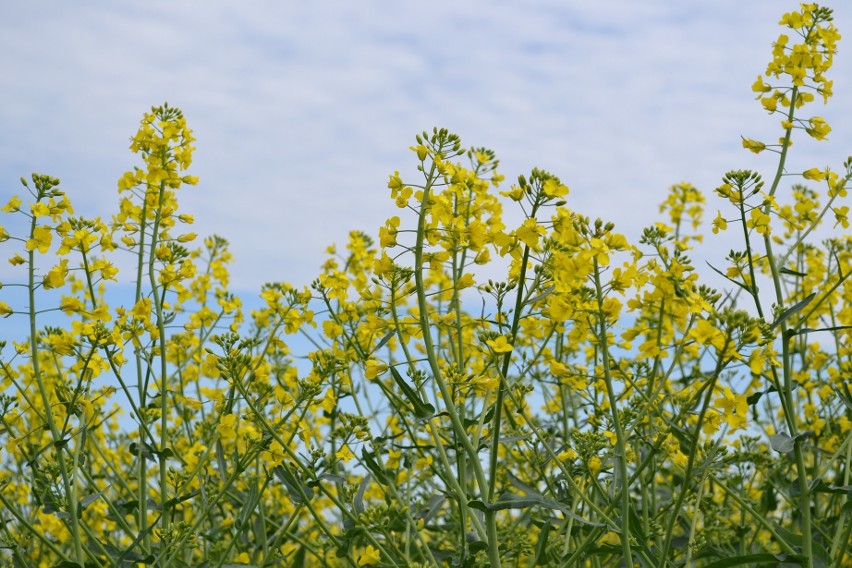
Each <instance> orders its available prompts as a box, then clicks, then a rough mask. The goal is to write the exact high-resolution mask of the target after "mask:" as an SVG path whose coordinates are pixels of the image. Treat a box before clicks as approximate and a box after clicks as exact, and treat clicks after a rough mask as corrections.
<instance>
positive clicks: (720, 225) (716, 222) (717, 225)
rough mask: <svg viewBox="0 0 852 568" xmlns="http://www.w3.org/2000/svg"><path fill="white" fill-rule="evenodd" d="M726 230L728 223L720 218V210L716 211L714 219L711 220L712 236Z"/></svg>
mask: <svg viewBox="0 0 852 568" xmlns="http://www.w3.org/2000/svg"><path fill="white" fill-rule="evenodd" d="M727 228H728V221H726V220H725V218H724V217H722V212H721V211H720V210H718V209H717V210H716V218H715V219H713V234H714V235H715V234H717V233H718V232H719V231H724V230H725V229H727Z"/></svg>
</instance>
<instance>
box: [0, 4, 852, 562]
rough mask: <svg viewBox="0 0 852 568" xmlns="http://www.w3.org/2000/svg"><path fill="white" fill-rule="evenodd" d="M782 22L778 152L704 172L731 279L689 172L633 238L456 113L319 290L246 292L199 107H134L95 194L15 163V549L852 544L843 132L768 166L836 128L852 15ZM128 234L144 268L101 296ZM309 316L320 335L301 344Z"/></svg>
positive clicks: (571, 549) (6, 544)
mask: <svg viewBox="0 0 852 568" xmlns="http://www.w3.org/2000/svg"><path fill="white" fill-rule="evenodd" d="M780 23H781V25H782V26H784V27H785V34H782V35H781V36H780V37H779V38H778V40H777V41H776V42H775V44H774V47H773V51H772V61H771V62H770V63H769V65H768V66H767V68H766V71H765V73H764V74H763V75H761V76H760V77H758V79H757V81H756V82H755V83H754V85H752V89H753V91H754V92H756V93H757V99H758V101H759V102H760V105H761V108H762V109H764V110H765V111H768V112H769V113H770V114H771V115H774V114H780V116H781V128H782V132H781V137H780V139H779V140H778V143H777V144H775V143H767V142H761V141H756V140H751V139H748V138H744V139H743V142H742V144H743V146H744V147H745V148H746V149H748V150H751V151H753V152H758V153H761V152H773V153H776V154H777V159H778V163H777V166H776V168H775V172H774V173H773V174H772V175H771V176H766V178H765V179H766V180H767V181H764V176H762V175H760V174H759V173H757V172H753V171H741V170H734V171H731V172H728V173H726V174H724V175H723V176H722V179H721V183H720V185H719V187H718V188H716V189H715V192H714V193H715V195H716V197H718V198H720V202H719V203H717V205H716V206H715V208H716V217H715V218H714V220H713V221H712V234H716V233H718V232H720V231H726V230H730V231H734V230H736V231H737V232H738V233H741V234H742V248H741V249H739V250H732V251H731V252H730V253H729V254H728V255H727V257H726V258H725V259H724V262H727V266H725V265H722V266H721V267H720V268H715V267H714V268H713V270H715V271H716V272H717V273H718V275H719V276H721V277H722V278H724V279H726V281H727V282H728V283H729V284H730V286H729V287H728V289H726V290H724V291H717V290H714V289H712V288H710V287H708V286H707V285H706V284H703V283H702V278H701V276H700V274H699V271H698V270H697V268H696V267H695V266H694V265H693V263H692V261H691V259H690V257H689V251H690V250H691V249H692V247H693V245H694V244H696V243H700V242H702V240H703V239H704V237H705V234H704V233H703V229H702V218H703V213H704V209H705V205H706V198H705V197H704V195H703V194H702V193H701V192H700V191H699V190H698V189H697V188H695V187H693V186H692V185H690V184H689V183H687V182H681V183H678V184H676V185H673V186H672V187H671V189H670V193H669V195H668V197H667V198H666V200H665V201H664V202H663V203H662V204H661V206H660V213H661V214H663V215H664V219H663V220H662V221H660V222H657V223H654V224H653V225H651V226H649V227H648V228H647V229H646V230H645V231H644V232H643V234H642V237H641V238H640V239H639V241H638V242H637V243H631V242H629V240H628V239H627V238H626V237H625V236H624V235H622V234H620V233H618V232H617V231H616V227H615V226H614V225H613V224H612V223H610V222H607V221H605V220H601V219H594V220H593V219H589V218H588V217H585V216H583V215H582V214H581V213H579V212H577V211H574V210H572V209H571V208H570V207H569V203H570V201H569V196H570V191H569V188H568V186H567V185H566V184H565V183H563V182H562V180H560V178H559V177H557V176H555V175H553V174H552V173H549V172H546V171H543V170H539V169H534V170H533V171H532V172H531V173H530V174H529V175H528V176H519V177H518V178H517V182H516V183H514V184H511V185H510V186H509V187H505V186H504V185H503V184H504V182H505V178H504V176H503V175H502V174H500V173H498V167H499V162H498V160H497V158H496V155H495V154H494V152H492V151H490V150H488V149H486V148H481V147H479V148H471V149H465V148H463V146H462V143H461V141H460V139H459V138H458V136H456V135H454V134H452V133H450V132H449V131H447V130H445V129H437V128H436V129H434V130H432V131H431V132H423V133H422V134H421V135H418V136H417V137H416V143H415V145H413V146H412V147H411V150H412V151H413V153H414V155H415V158H416V160H415V163H416V164H417V172H418V173H417V174H416V175H415V176H413V177H412V178H411V179H409V178H408V177H405V178H403V176H401V175H400V174H399V172H394V174H392V175H391V176H390V177H389V181H388V188H389V190H390V197H391V199H393V200H394V202H395V204H396V205H397V207H398V208H399V209H400V212H399V214H398V215H394V216H392V217H391V218H389V219H388V220H387V221H386V222H385V223H384V224H383V226H382V227H380V228H379V229H378V237H377V238H376V239H374V238H373V237H372V236H370V235H368V234H365V233H362V232H352V233H351V234H350V239H349V242H348V243H347V244H346V245H345V247H343V248H342V249H340V252H338V248H337V247H334V246H333V247H330V248H329V250H328V258H327V259H326V260H325V261H324V262H323V263H322V267H321V271H320V274H319V275H318V277H317V279H316V280H315V281H314V282H313V283H312V284H311V286H309V287H306V288H304V289H297V288H295V287H294V286H292V285H291V284H289V283H287V282H271V283H268V284H265V285H264V286H263V287H262V289H261V291H260V299H261V300H262V303H261V306H262V307H260V308H259V309H257V310H255V311H252V312H251V313H249V314H245V313H244V312H243V306H242V302H241V300H240V298H238V297H236V296H235V295H234V294H232V293H231V292H230V291H229V289H228V285H229V275H228V264H229V263H230V261H231V260H232V257H231V254H230V252H229V250H228V243H227V241H226V240H225V239H223V238H221V237H218V236H211V237H209V238H207V239H204V240H203V242H202V244H201V245H200V246H197V248H192V247H193V246H195V245H193V243H194V242H195V241H196V240H197V236H196V235H195V234H194V233H192V232H191V231H189V230H184V226H186V227H188V226H190V225H192V223H193V216H192V215H191V214H188V213H184V212H181V211H180V209H179V199H178V196H179V192H180V191H181V190H183V189H184V186H192V185H195V184H196V183H197V182H198V180H197V178H196V177H194V176H192V175H190V174H188V173H187V172H188V169H189V168H190V166H191V164H192V154H193V151H194V147H193V146H192V144H193V142H194V138H193V136H192V132H191V131H190V130H189V128H188V126H187V122H186V120H185V118H184V116H183V114H182V113H181V112H180V111H179V110H178V109H176V108H174V107H170V106H168V105H163V106H161V107H155V108H153V109H151V112H149V113H146V114H145V115H144V117H143V119H142V120H141V122H140V126H139V129H138V132H137V134H136V135H135V136H134V137H133V139H132V143H131V146H130V148H131V150H132V151H133V152H134V153H136V154H138V155H139V156H140V158H141V162H142V163H141V164H140V165H139V166H136V167H134V168H133V169H132V170H131V171H128V172H127V173H125V174H124V175H123V176H122V177H121V178H120V180H119V182H118V188H119V195H120V199H119V207H118V211H117V213H116V214H115V215H114V216H113V217H112V219H110V220H108V221H105V220H102V219H99V218H95V219H87V218H83V217H75V216H74V209H73V207H72V205H71V202H70V199H69V196H67V195H66V194H65V192H64V191H63V190H62V189H61V186H60V183H59V180H56V179H55V178H52V177H50V176H45V175H39V174H34V175H33V176H32V182H31V183H30V182H29V181H27V180H22V181H23V185H24V187H25V189H26V193H27V194H29V198H28V201H27V202H26V203H25V201H24V199H23V198H21V197H18V196H15V197H13V198H12V199H10V200H9V202H8V203H7V204H6V205H5V206H4V207H3V208H2V211H3V212H4V213H6V214H10V215H20V216H23V218H24V219H25V220H26V221H27V227H28V228H27V230H26V231H25V232H24V234H22V235H12V234H10V233H9V232H8V231H7V230H5V229H2V228H0V241H2V242H5V243H6V245H4V246H7V247H9V248H11V253H10V256H9V261H10V263H11V264H12V265H13V266H16V267H18V269H19V270H21V273H22V277H21V280H20V281H19V282H14V283H4V284H5V285H6V286H12V285H17V286H20V287H21V288H22V289H24V290H26V303H25V305H23V306H17V305H13V304H10V303H9V302H6V301H0V315H3V316H4V317H20V318H21V319H22V320H26V321H27V324H28V325H27V330H28V331H27V333H28V335H27V337H26V339H25V340H22V341H20V342H15V341H13V342H11V345H10V344H9V342H6V341H4V342H0V347H2V352H0V357H2V358H0V384H2V387H3V392H4V394H3V395H0V447H1V448H2V454H0V456H2V457H0V488H2V492H0V503H2V523H0V540H1V541H2V548H0V558H2V560H3V562H6V563H11V565H15V566H63V567H71V566H77V567H83V566H86V567H88V566H124V565H151V566H164V567H165V566H198V565H204V566H236V565H251V566H276V565H286V566H442V565H453V566H470V567H473V566H521V565H524V566H621V565H629V566H634V565H640V566H676V565H677V566H680V565H688V566H692V565H697V566H734V565H757V564H779V563H785V564H786V565H790V564H797V565H802V566H808V567H814V566H834V567H838V568H839V567H840V566H846V565H849V563H850V561H852V560H850V554H849V552H848V551H847V548H848V543H849V538H850V532H852V528H850V527H852V523H850V508H849V497H850V495H849V494H850V485H852V484H850V465H852V393H850V390H849V385H848V378H849V375H850V372H852V351H850V345H852V338H850V335H852V333H850V332H852V309H850V306H852V284H850V281H849V278H848V276H849V274H850V271H852V241H850V239H849V237H848V236H844V235H841V234H838V235H836V236H835V237H833V238H831V239H829V240H826V241H823V242H822V243H813V242H812V238H811V236H812V233H813V231H814V229H815V228H817V227H818V226H820V225H821V224H822V223H823V222H824V221H825V220H826V216H827V215H828V216H829V217H828V220H829V221H830V222H833V223H834V228H835V229H837V227H838V226H839V227H842V228H844V229H845V228H848V219H847V215H848V206H847V205H843V204H842V203H843V201H842V200H843V199H844V198H846V197H847V183H848V182H849V180H850V179H852V159H850V160H848V161H847V162H846V163H845V164H843V169H842V170H838V171H835V170H833V169H831V168H828V167H826V168H816V167H814V168H810V169H807V170H805V171H804V172H802V173H801V174H797V175H801V178H802V179H801V180H799V181H800V183H794V184H793V185H792V187H790V188H789V191H787V193H786V194H785V189H784V186H782V184H781V180H782V177H783V176H784V175H789V172H787V171H786V168H785V163H786V159H787V155H788V152H789V150H790V147H791V144H792V137H793V133H794V131H796V133H797V135H798V134H799V131H803V132H804V134H805V135H807V136H811V137H813V138H815V139H817V140H823V139H825V138H826V136H827V135H828V133H829V132H830V130H831V129H830V127H829V125H828V124H826V122H825V120H824V119H823V118H821V117H819V116H812V117H809V118H803V117H800V116H799V112H800V109H802V108H804V107H805V106H806V105H809V104H811V103H813V102H814V101H815V99H816V98H817V95H818V96H819V97H820V98H822V100H823V102H827V101H828V99H829V98H830V97H831V96H832V94H833V93H832V82H831V81H830V80H829V79H828V78H827V76H826V73H827V72H828V71H829V68H830V66H831V63H832V60H833V56H834V54H835V51H836V43H837V41H838V40H839V37H840V36H839V34H838V32H837V30H836V29H835V28H834V26H833V25H832V24H831V11H830V10H829V9H827V8H822V7H818V6H817V5H815V4H802V5H801V6H800V9H799V10H798V11H795V12H791V13H788V14H785V15H784V16H783V17H782V20H781V22H780ZM788 34H790V35H793V36H796V37H798V38H799V39H796V40H795V42H794V41H791V39H790V37H789V36H788ZM799 40H801V41H799ZM796 42H798V43H796ZM810 182H815V183H816V184H818V186H817V187H816V188H814V187H812V186H811V185H809V183H810ZM504 207H519V208H520V209H521V211H522V213H523V220H522V221H521V222H520V224H518V225H517V226H515V227H508V226H506V224H505V223H504V221H503V208H504ZM831 216H833V219H831ZM708 238H709V237H708ZM120 255H129V256H130V258H131V259H132V260H133V262H132V263H131V266H133V267H134V274H133V275H132V281H133V283H134V287H133V294H132V297H130V298H128V299H127V300H126V301H125V302H124V303H121V304H116V305H109V304H108V302H107V298H108V297H110V298H111V297H112V296H109V295H108V294H107V291H108V290H110V289H111V288H110V287H111V286H113V285H114V284H115V282H116V279H117V275H118V268H117V266H119V265H121V263H119V262H118V258H119V256H120ZM500 261H503V262H504V263H505V267H506V271H505V278H504V279H502V280H494V279H493V278H492V279H491V280H487V281H486V280H485V279H484V278H483V277H482V276H481V275H482V274H483V271H482V268H481V267H483V266H486V267H488V266H489V265H492V264H493V263H497V262H500ZM761 289H765V290H771V293H772V297H771V300H770V303H769V304H768V303H767V297H766V296H765V294H764V295H761V293H760V290H761ZM48 311H57V312H61V313H63V314H64V315H65V316H66V317H67V318H68V323H67V325H55V324H54V323H52V320H51V323H45V313H47V312H48ZM295 334H302V335H304V336H307V337H308V338H309V339H310V342H311V345H312V346H313V348H314V349H313V350H312V351H310V352H308V353H304V354H303V353H299V354H294V353H292V352H291V348H290V345H289V344H288V341H289V342H290V343H292V341H290V336H293V335H295ZM296 355H299V356H304V357H306V359H307V361H308V362H309V364H308V365H306V366H301V367H300V366H299V365H297V364H296V363H295V359H294V357H295V356H296Z"/></svg>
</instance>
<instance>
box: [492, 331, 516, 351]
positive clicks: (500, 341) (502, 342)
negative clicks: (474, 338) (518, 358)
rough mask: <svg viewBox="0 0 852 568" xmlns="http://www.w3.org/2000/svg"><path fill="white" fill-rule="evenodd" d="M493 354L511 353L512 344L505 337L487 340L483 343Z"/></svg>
mask: <svg viewBox="0 0 852 568" xmlns="http://www.w3.org/2000/svg"><path fill="white" fill-rule="evenodd" d="M485 343H486V344H487V345H488V347H490V348H491V349H492V350H493V351H494V352H495V353H511V351H512V349H514V347H512V344H511V343H509V341H508V340H507V339H506V336H505V335H500V336H498V337H497V338H496V339H489V340H487V341H486V342H485Z"/></svg>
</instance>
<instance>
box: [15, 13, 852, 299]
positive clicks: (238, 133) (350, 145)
mask: <svg viewBox="0 0 852 568" xmlns="http://www.w3.org/2000/svg"><path fill="white" fill-rule="evenodd" d="M833 4H834V6H835V7H836V12H835V25H836V26H837V27H838V28H839V30H840V32H841V33H842V34H844V35H846V36H849V37H852V3H850V2H846V1H843V2H841V1H839V0H838V1H835V2H834V3H833ZM797 6H798V4H797V3H794V2H788V1H778V0H749V1H748V2H744V1H742V0H692V1H690V2H683V1H679V0H678V1H675V0H670V1H646V2H635V1H633V0H612V1H601V2H575V1H567V0H561V1H543V0H542V1H527V2H520V1H515V2H507V1H491V2H485V1H481V0H475V1H466V2H448V1H441V0H435V1H430V2H377V1H369V0H365V1H359V2H343V1H336V2H295V1H291V2H241V3H236V2H216V1H209V0H204V1H199V0H192V1H180V2H175V1H172V0H170V1H162V0H149V1H146V2H132V3H131V2H87V1H85V0H83V1H77V2H4V3H3V4H2V7H0V71H2V72H0V125H2V130H0V199H2V201H3V202H5V201H6V200H8V198H9V197H11V195H13V194H16V193H21V191H22V189H23V188H21V186H20V184H19V181H18V179H19V177H20V176H22V175H23V176H27V177H29V174H30V173H31V172H34V171H36V172H41V173H48V174H51V175H54V176H56V177H59V178H61V180H62V188H64V190H65V191H66V192H67V193H68V194H69V196H70V198H71V200H72V202H73V203H74V205H75V208H76V213H77V214H78V215H85V216H96V215H99V216H102V217H104V218H107V219H108V218H109V217H110V216H111V215H112V213H113V212H114V211H115V208H116V206H117V193H116V181H117V180H118V178H119V177H120V176H121V174H122V172H124V171H126V170H128V169H131V168H132V166H133V165H136V164H138V163H139V162H138V159H137V158H136V157H135V156H134V155H132V154H131V153H130V151H129V150H128V144H129V139H130V137H131V136H132V135H133V133H134V132H135V131H136V128H137V126H138V121H139V119H140V118H141V116H142V114H143V113H144V112H145V111H146V110H148V109H149V108H150V107H151V106H152V105H159V104H161V103H162V102H164V101H168V102H169V104H171V105H173V106H177V107H179V108H181V109H183V111H184V113H185V116H186V117H187V120H188V123H189V126H190V128H192V129H193V130H194V132H195V135H196V137H197V139H198V140H197V143H196V146H197V151H196V154H195V162H194V164H193V166H192V167H191V169H190V172H189V173H192V174H194V175H198V176H199V177H200V179H201V182H200V184H199V186H197V187H196V188H188V189H187V190H186V191H184V192H183V194H182V196H181V200H182V201H181V204H182V209H183V211H184V212H188V213H192V214H194V215H195V218H196V226H195V228H194V230H195V231H196V232H197V233H199V235H201V236H204V235H208V234H211V233H217V234H219V235H221V236H224V237H225V238H227V239H228V240H229V241H230V242H231V245H232V251H233V253H234V256H235V258H236V261H235V264H234V265H233V276H232V284H233V287H234V289H235V290H236V291H238V292H239V293H241V294H249V295H250V294H256V292H257V291H258V290H259V288H260V286H261V284H262V283H264V282H268V281H281V280H285V281H289V282H291V283H294V284H297V285H304V284H307V283H309V282H310V281H311V280H313V279H314V278H315V277H316V275H317V273H318V269H319V266H320V265H321V263H322V262H323V260H324V256H323V251H324V249H325V248H326V247H327V246H328V245H329V244H331V243H338V244H339V245H343V244H344V243H345V242H346V239H347V234H348V232H349V231H350V230H352V229H358V230H363V231H366V232H368V233H370V234H373V235H375V234H376V232H377V228H378V227H379V226H380V225H381V224H382V223H383V222H384V220H385V219H386V218H388V217H389V216H391V215H395V214H399V210H398V209H396V207H395V206H394V204H393V202H392V201H391V200H390V198H389V190H388V189H387V186H386V184H387V179H388V174H390V173H392V172H393V171H394V170H400V171H401V172H402V173H403V174H409V179H416V178H414V177H413V176H414V174H415V172H414V168H415V166H416V163H415V159H414V155H413V153H411V152H410V151H409V150H408V147H409V146H411V145H412V144H413V143H414V135H415V134H417V133H418V132H421V131H422V130H424V129H429V130H431V128H432V127H433V126H441V127H446V128H449V129H450V130H451V131H454V132H456V133H458V134H459V135H460V136H461V138H462V141H463V143H464V144H465V145H466V146H486V147H489V148H491V149H493V150H494V151H495V152H496V153H497V155H498V158H499V159H500V160H501V168H500V171H501V173H503V174H504V175H506V177H507V181H512V180H514V179H516V178H517V175H518V174H521V173H528V172H529V171H530V169H531V168H533V167H540V168H544V169H546V170H549V171H551V172H553V173H555V174H557V175H559V176H560V177H561V178H562V180H563V182H564V183H566V184H567V185H568V186H569V187H570V188H571V194H570V195H569V206H570V207H572V208H574V209H576V210H577V211H579V212H581V213H583V214H586V215H590V216H592V217H598V216H600V217H603V218H604V219H606V220H612V221H614V222H615V223H616V225H617V227H618V230H620V231H621V232H624V233H625V234H627V235H628V236H629V237H631V238H632V239H634V240H635V239H636V238H637V237H638V235H639V234H640V232H641V229H642V227H644V226H647V225H649V224H651V223H653V222H654V221H655V220H657V219H658V214H657V204H658V203H659V202H660V201H661V200H662V199H663V198H664V197H665V194H666V188H667V187H669V186H670V185H672V184H674V183H677V182H681V181H687V182H691V183H693V184H695V185H696V186H697V187H699V188H700V189H702V190H704V191H705V192H706V193H707V194H708V200H709V204H708V212H707V215H706V217H705V220H706V222H707V224H708V226H709V222H710V220H711V219H712V217H713V216H714V215H715V211H716V209H717V208H718V207H721V206H722V204H721V202H720V201H719V200H717V199H716V198H715V197H713V196H712V195H711V191H712V189H713V188H714V187H716V186H717V185H718V184H719V183H720V179H721V176H722V175H723V174H724V173H725V172H726V171H728V170H731V169H738V168H754V169H757V170H758V171H761V172H763V174H764V176H765V177H767V178H769V177H770V176H771V173H772V172H773V171H774V167H775V161H774V155H761V156H754V155H752V154H750V153H749V152H747V151H746V150H744V149H742V147H741V144H740V136H741V135H745V136H748V137H752V138H758V139H762V140H765V141H772V140H775V139H777V137H778V136H779V132H780V129H779V126H778V120H779V119H778V118H777V117H769V116H768V115H767V113H766V112H765V111H763V110H762V108H761V107H760V105H759V103H758V102H756V101H755V100H754V95H753V93H752V92H751V90H750V86H751V84H752V83H753V82H754V80H755V78H756V77H757V75H758V74H759V73H762V72H763V71H764V70H765V66H766V63H767V62H768V61H769V58H770V51H771V44H772V42H773V41H774V40H775V39H776V38H777V36H778V34H779V33H781V31H782V30H781V28H780V27H779V26H778V25H777V22H778V20H779V18H780V16H781V14H782V13H783V12H787V11H790V10H792V9H794V8H796V7H797ZM849 41H850V40H848V39H844V40H842V41H841V43H840V52H839V55H838V56H837V59H836V63H835V68H834V69H833V70H832V71H831V74H830V78H832V79H833V80H834V85H835V87H834V88H835V93H836V96H835V97H834V98H833V99H832V100H831V101H830V103H829V105H828V106H827V107H823V106H822V104H821V103H818V104H813V105H811V106H810V107H806V109H805V110H806V111H808V112H809V113H810V114H819V115H822V116H824V117H825V118H826V119H827V120H828V122H829V124H831V125H832V127H833V128H834V131H833V132H832V134H831V136H830V141H829V142H822V143H817V142H814V141H811V140H809V139H806V137H805V136H804V135H799V136H798V137H797V139H796V140H797V142H798V144H797V145H796V146H795V147H794V152H793V154H792V157H791V160H790V162H789V171H791V172H796V171H798V172H801V171H802V170H804V169H807V168H810V167H813V166H819V167H823V166H826V165H831V166H833V167H835V168H838V169H839V168H840V164H841V163H842V161H843V160H844V159H845V157H846V156H848V155H849V154H851V153H852V124H849V117H852V48H850V47H849V45H852V44H849V43H848V42H849ZM792 181H793V180H791V183H792ZM508 208H509V207H508V206H507V209H508ZM508 217H509V219H510V220H511V219H512V218H513V217H512V216H511V215H508ZM514 218H515V219H517V217H514ZM0 223H3V221H0ZM507 224H509V225H511V222H507ZM708 233H709V229H708ZM728 238H730V236H727V235H726V236H724V237H721V238H716V239H710V241H711V242H710V244H709V245H708V247H706V248H705V250H702V251H699V252H698V254H699V255H702V256H704V257H706V258H713V259H716V260H717V264H719V265H722V264H724V262H723V261H722V258H723V257H724V256H725V254H726V252H727V250H729V249H730V248H731V246H732V244H731V242H728V241H727V240H726V239H728ZM5 250H8V249H0V252H2V253H3V255H2V256H3V257H4V258H5V257H6V256H10V255H11V253H9V254H8V255H7V254H6V253H5ZM16 274H17V273H16ZM14 277H17V276H14ZM126 277H128V276H126ZM9 278H13V275H12V272H11V267H10V266H9V265H8V263H6V262H5V261H3V262H2V265H0V281H2V280H6V281H8V279H9ZM2 294H3V292H2V291H0V299H3V298H2Z"/></svg>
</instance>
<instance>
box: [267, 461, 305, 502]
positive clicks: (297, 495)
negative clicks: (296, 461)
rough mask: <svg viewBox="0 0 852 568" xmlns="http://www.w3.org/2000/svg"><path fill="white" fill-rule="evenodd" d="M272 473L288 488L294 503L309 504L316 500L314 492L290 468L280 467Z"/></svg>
mask: <svg viewBox="0 0 852 568" xmlns="http://www.w3.org/2000/svg"><path fill="white" fill-rule="evenodd" d="M272 473H273V474H275V477H277V478H278V480H279V481H280V482H281V483H283V484H284V487H286V488H287V493H289V494H290V499H291V500H292V501H293V502H294V503H307V502H308V501H310V500H311V499H313V498H314V490H313V489H312V488H311V487H308V486H307V485H305V484H304V483H302V480H301V479H299V478H298V477H296V476H295V475H293V472H291V471H290V468H289V467H286V466H284V465H279V466H277V467H276V468H275V469H273V470H272Z"/></svg>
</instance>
